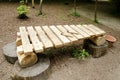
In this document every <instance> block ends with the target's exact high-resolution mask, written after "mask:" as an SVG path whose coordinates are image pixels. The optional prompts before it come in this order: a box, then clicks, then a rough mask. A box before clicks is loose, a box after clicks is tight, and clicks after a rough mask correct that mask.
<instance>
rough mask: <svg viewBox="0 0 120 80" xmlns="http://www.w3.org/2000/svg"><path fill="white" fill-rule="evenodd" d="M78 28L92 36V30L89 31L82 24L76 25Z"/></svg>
mask: <svg viewBox="0 0 120 80" xmlns="http://www.w3.org/2000/svg"><path fill="white" fill-rule="evenodd" d="M76 26H77V27H78V28H79V29H81V30H83V31H84V32H85V33H87V34H89V35H90V37H91V36H94V35H95V34H94V33H93V32H91V31H90V30H87V29H86V28H85V27H84V25H76Z"/></svg>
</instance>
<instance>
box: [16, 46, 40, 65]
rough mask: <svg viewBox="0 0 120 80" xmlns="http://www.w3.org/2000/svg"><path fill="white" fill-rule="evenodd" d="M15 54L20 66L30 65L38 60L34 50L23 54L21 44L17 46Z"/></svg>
mask: <svg viewBox="0 0 120 80" xmlns="http://www.w3.org/2000/svg"><path fill="white" fill-rule="evenodd" d="M17 56H18V61H19V63H20V66H21V67H28V66H31V65H33V64H35V63H36V62H37V60H38V58H37V55H36V54H35V53H34V52H33V53H31V54H30V55H25V54H24V52H23V49H22V46H18V47H17Z"/></svg>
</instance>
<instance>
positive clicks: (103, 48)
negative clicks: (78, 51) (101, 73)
mask: <svg viewBox="0 0 120 80" xmlns="http://www.w3.org/2000/svg"><path fill="white" fill-rule="evenodd" d="M107 47H108V44H107V43H104V44H103V45H100V46H96V45H94V44H92V43H89V44H88V48H89V53H90V54H92V56H93V57H94V58H99V57H101V56H102V55H104V54H105V53H106V52H107Z"/></svg>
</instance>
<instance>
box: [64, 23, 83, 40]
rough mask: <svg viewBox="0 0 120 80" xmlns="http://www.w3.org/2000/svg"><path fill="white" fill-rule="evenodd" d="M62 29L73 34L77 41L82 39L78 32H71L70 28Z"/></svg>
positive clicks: (66, 26)
mask: <svg viewBox="0 0 120 80" xmlns="http://www.w3.org/2000/svg"><path fill="white" fill-rule="evenodd" d="M64 27H65V28H66V29H67V31H68V32H69V33H71V34H73V35H74V36H75V37H76V38H77V39H83V38H84V37H83V36H82V35H80V34H79V33H78V32H76V31H75V30H73V29H72V28H71V27H70V26H68V25H64Z"/></svg>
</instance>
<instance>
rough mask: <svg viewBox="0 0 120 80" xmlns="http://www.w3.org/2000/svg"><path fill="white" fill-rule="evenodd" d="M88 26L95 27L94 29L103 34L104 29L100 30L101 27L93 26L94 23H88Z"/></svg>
mask: <svg viewBox="0 0 120 80" xmlns="http://www.w3.org/2000/svg"><path fill="white" fill-rule="evenodd" d="M88 26H90V27H91V28H93V29H95V30H96V31H98V32H100V33H101V34H105V31H104V30H102V29H100V28H98V27H96V26H94V25H92V24H90V25H88Z"/></svg>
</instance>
